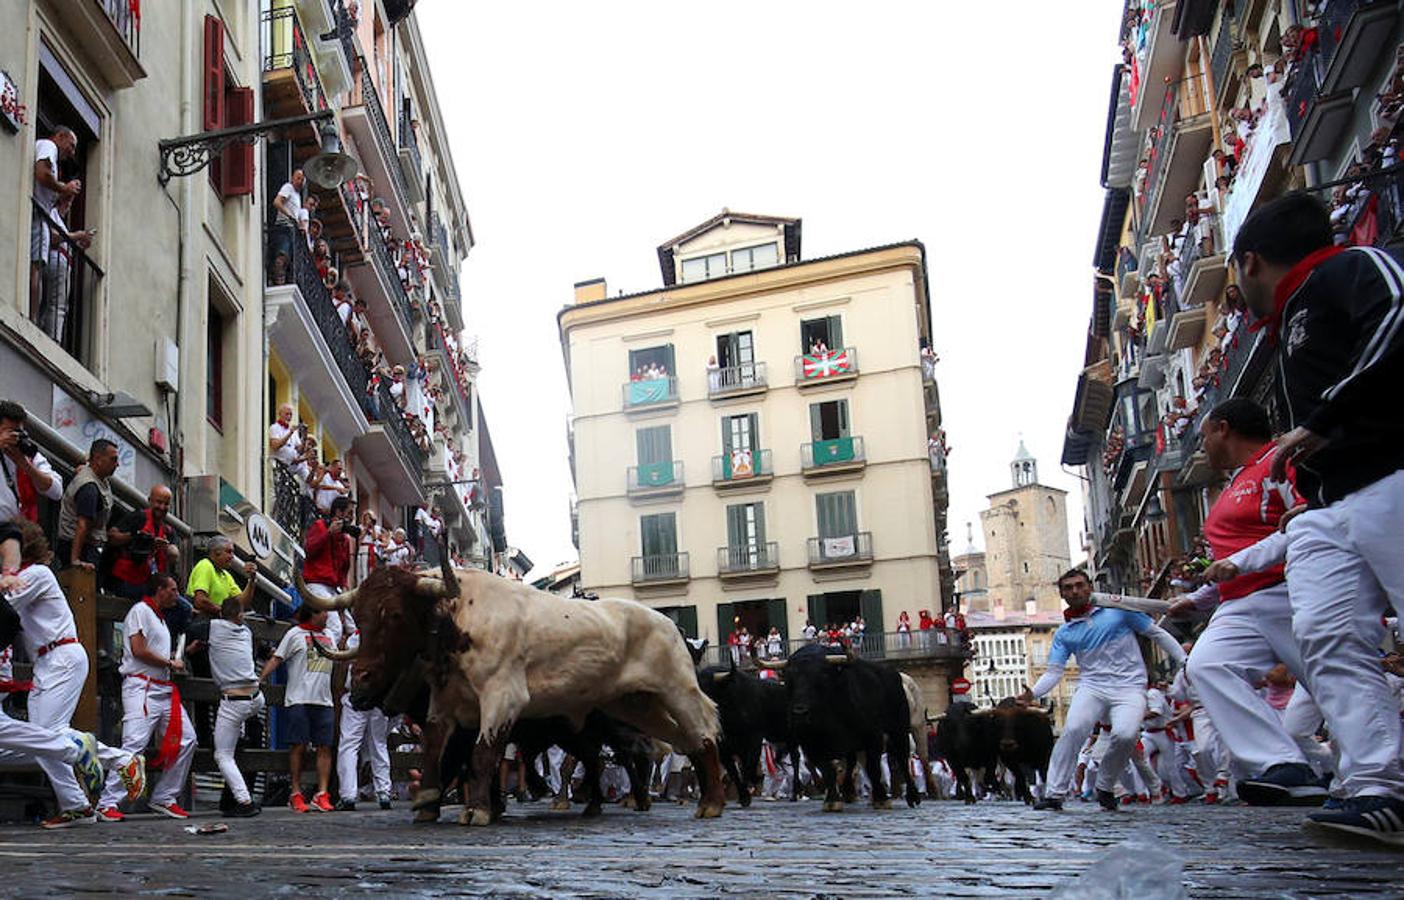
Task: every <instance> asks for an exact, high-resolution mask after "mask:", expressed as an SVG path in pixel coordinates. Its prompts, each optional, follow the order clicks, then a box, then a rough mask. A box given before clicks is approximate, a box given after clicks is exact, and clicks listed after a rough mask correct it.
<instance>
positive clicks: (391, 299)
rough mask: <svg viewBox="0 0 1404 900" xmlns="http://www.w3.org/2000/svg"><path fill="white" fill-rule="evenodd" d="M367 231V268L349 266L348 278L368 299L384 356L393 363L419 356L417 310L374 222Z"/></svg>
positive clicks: (360, 295) (356, 289) (347, 269)
mask: <svg viewBox="0 0 1404 900" xmlns="http://www.w3.org/2000/svg"><path fill="white" fill-rule="evenodd" d="M368 225H369V227H368V228H367V229H366V255H367V256H368V257H369V258H370V259H369V264H368V265H359V266H348V267H346V271H345V273H344V274H345V275H346V278H347V280H349V281H350V282H351V286H352V287H353V288H354V289H355V292H356V295H357V296H358V297H364V298H365V300H366V314H367V316H368V318H369V319H370V323H371V327H372V328H374V329H375V334H376V337H377V338H378V339H379V340H380V344H381V347H382V348H383V349H384V350H385V355H386V356H387V357H389V358H390V359H392V360H409V359H413V358H414V357H415V356H417V355H418V351H417V350H416V349H415V346H414V341H413V338H412V337H411V335H413V334H414V307H413V304H412V303H411V302H410V298H409V295H408V294H406V293H405V288H404V285H402V284H401V283H400V275H399V272H398V271H397V267H396V263H395V257H394V254H393V251H392V249H391V248H390V247H389V246H387V245H386V243H385V239H384V238H382V237H381V236H380V229H379V228H376V227H375V223H374V222H371V223H368Z"/></svg>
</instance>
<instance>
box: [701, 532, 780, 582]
mask: <svg viewBox="0 0 1404 900" xmlns="http://www.w3.org/2000/svg"><path fill="white" fill-rule="evenodd" d="M779 573H780V545H779V544H777V543H776V542H775V541H770V542H769V543H766V544H747V545H745V546H740V547H718V548H717V576H718V577H720V578H721V579H722V580H723V581H726V580H740V579H752V578H771V577H774V576H776V575H778V574H779Z"/></svg>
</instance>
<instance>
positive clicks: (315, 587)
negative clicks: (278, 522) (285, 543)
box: [302, 495, 353, 637]
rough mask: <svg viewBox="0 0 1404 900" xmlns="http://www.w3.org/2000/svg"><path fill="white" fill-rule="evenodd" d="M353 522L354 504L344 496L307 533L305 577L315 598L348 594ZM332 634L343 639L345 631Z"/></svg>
mask: <svg viewBox="0 0 1404 900" xmlns="http://www.w3.org/2000/svg"><path fill="white" fill-rule="evenodd" d="M351 520H352V511H351V500H350V498H349V497H346V496H345V495H340V496H337V497H335V498H333V499H332V501H331V503H330V505H329V506H328V507H327V512H326V514H325V515H323V516H322V517H320V518H318V519H317V520H316V521H314V522H313V523H312V525H311V526H310V527H309V528H308V529H307V539H306V540H305V541H304V542H303V547H304V549H305V550H306V551H307V557H306V560H307V561H306V563H305V564H304V565H303V568H302V577H303V580H304V581H305V582H306V584H307V590H308V591H309V592H310V593H311V594H313V595H314V596H317V597H322V598H331V597H335V596H336V595H337V594H339V593H340V592H342V591H344V590H346V576H347V574H348V573H349V572H350V569H351V548H352V544H353V541H352V539H351V536H350V535H349V534H347V533H346V532H345V531H344V528H345V527H346V524H347V523H348V522H350V521H351ZM336 624H339V621H338V623H336ZM331 631H332V632H333V637H340V631H341V630H340V629H339V628H337V627H335V625H333V626H332V627H331Z"/></svg>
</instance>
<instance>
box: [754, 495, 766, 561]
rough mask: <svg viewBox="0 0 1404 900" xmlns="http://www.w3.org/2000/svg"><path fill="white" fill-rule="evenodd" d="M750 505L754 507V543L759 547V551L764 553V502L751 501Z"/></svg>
mask: <svg viewBox="0 0 1404 900" xmlns="http://www.w3.org/2000/svg"><path fill="white" fill-rule="evenodd" d="M751 505H752V506H754V507H755V508H756V545H757V546H759V547H760V548H761V552H762V553H764V552H765V504H764V503H752V504H751Z"/></svg>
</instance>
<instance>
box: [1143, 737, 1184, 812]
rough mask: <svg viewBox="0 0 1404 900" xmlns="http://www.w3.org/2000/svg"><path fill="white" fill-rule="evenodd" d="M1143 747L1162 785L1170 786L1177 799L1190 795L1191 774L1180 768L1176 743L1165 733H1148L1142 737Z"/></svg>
mask: <svg viewBox="0 0 1404 900" xmlns="http://www.w3.org/2000/svg"><path fill="white" fill-rule="evenodd" d="M1141 746H1142V747H1145V748H1146V755H1147V756H1148V757H1150V763H1151V765H1152V766H1153V767H1154V769H1155V774H1156V776H1157V777H1158V778H1159V779H1160V783H1161V784H1162V785H1168V786H1169V788H1170V793H1172V794H1174V795H1175V796H1177V797H1188V796H1189V794H1190V784H1189V773H1187V772H1185V771H1184V770H1183V769H1181V768H1180V766H1179V763H1178V762H1176V757H1175V742H1174V741H1172V740H1170V735H1168V734H1166V733H1165V732H1163V731H1147V732H1145V733H1143V734H1142V735H1141Z"/></svg>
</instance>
